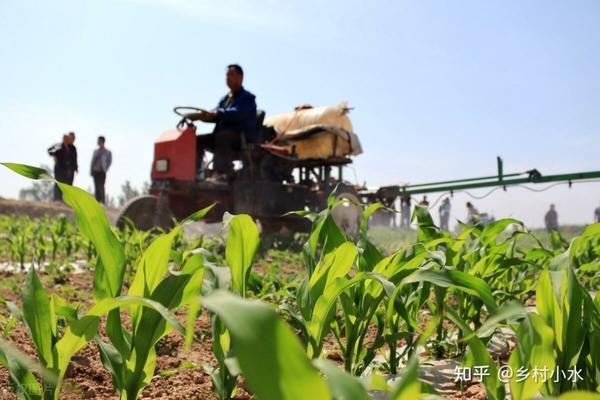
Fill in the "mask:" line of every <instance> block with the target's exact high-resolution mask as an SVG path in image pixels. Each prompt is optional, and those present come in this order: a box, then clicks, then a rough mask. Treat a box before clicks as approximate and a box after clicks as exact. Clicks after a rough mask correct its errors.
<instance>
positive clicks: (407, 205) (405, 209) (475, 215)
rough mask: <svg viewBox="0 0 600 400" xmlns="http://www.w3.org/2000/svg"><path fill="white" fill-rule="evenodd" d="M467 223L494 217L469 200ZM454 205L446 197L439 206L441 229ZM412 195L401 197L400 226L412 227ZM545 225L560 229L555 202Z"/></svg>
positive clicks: (599, 216) (597, 214) (598, 212)
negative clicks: (478, 208)
mask: <svg viewBox="0 0 600 400" xmlns="http://www.w3.org/2000/svg"><path fill="white" fill-rule="evenodd" d="M418 205H419V206H421V207H426V208H429V201H428V200H427V196H426V195H425V196H423V198H422V199H421V201H419V203H418ZM466 207H467V221H466V222H467V224H469V225H474V224H476V223H481V224H483V225H488V224H490V223H492V222H494V217H493V216H491V215H489V214H488V213H482V212H479V210H477V208H475V206H474V205H473V203H471V202H467V204H466ZM451 208H452V206H451V204H450V198H449V197H446V198H444V200H443V201H442V203H441V204H440V206H439V207H438V213H439V218H440V224H439V227H440V229H442V230H444V231H448V230H450V229H449V225H448V224H449V222H450V210H451ZM411 215H412V214H411V197H410V196H403V197H401V198H400V228H405V229H408V228H409V227H410V219H411ZM594 222H600V207H598V208H596V209H595V210H594ZM544 226H545V228H546V230H547V231H548V232H551V231H558V230H559V225H558V212H557V211H556V207H555V205H554V204H550V209H549V210H548V211H547V212H546V214H545V215H544Z"/></svg>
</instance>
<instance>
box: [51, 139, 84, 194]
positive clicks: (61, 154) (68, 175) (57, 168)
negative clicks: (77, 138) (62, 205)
mask: <svg viewBox="0 0 600 400" xmlns="http://www.w3.org/2000/svg"><path fill="white" fill-rule="evenodd" d="M48 154H49V155H51V156H52V157H53V158H54V179H56V180H57V181H58V182H62V183H67V184H69V185H72V184H73V179H74V175H75V171H76V170H77V153H76V150H75V146H74V145H73V136H71V135H63V140H62V142H61V143H56V144H55V145H53V146H51V147H50V148H49V149H48ZM54 201H62V192H61V191H60V188H59V187H58V184H55V185H54Z"/></svg>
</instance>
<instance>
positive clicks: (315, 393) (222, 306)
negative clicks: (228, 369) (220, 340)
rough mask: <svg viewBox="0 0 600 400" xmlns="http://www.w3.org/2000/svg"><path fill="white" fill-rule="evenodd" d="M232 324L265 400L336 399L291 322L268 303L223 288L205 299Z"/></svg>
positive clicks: (245, 366) (242, 362) (245, 365)
mask: <svg viewBox="0 0 600 400" xmlns="http://www.w3.org/2000/svg"><path fill="white" fill-rule="evenodd" d="M203 305H204V306H205V307H206V308H208V309H209V310H210V311H212V312H213V313H215V314H217V315H218V316H219V317H220V318H221V319H222V321H223V323H224V324H225V326H226V327H227V329H228V330H229V333H230V335H231V337H232V345H233V350H234V352H235V355H236V358H237V360H238V362H239V366H240V368H241V371H242V374H243V375H244V378H245V380H246V382H247V384H248V387H249V388H250V389H251V392H252V393H253V394H254V395H256V397H257V398H258V399H260V400H296V399H323V400H327V399H331V395H330V393H329V390H328V388H327V385H326V384H325V382H323V380H322V379H321V377H320V376H319V373H318V371H317V369H316V368H315V367H314V366H312V365H311V363H310V361H309V360H308V358H307V357H306V355H305V354H304V351H303V349H302V346H301V345H300V342H299V341H298V338H297V337H296V335H294V334H293V333H292V331H291V330H290V328H289V327H288V326H287V325H286V324H285V323H284V322H283V321H282V320H281V319H279V317H278V316H277V314H276V313H275V312H274V311H272V310H271V309H270V308H269V307H267V306H266V305H263V304H261V303H258V302H254V301H247V300H243V299H240V298H238V297H235V296H233V295H231V294H229V293H226V292H223V291H217V292H215V293H213V294H212V295H210V296H208V297H205V298H204V299H203Z"/></svg>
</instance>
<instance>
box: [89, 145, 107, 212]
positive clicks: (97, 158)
mask: <svg viewBox="0 0 600 400" xmlns="http://www.w3.org/2000/svg"><path fill="white" fill-rule="evenodd" d="M105 142H106V139H105V138H104V136H98V142H97V143H98V148H97V149H96V150H94V155H93V156H92V165H91V166H90V173H91V175H92V177H93V178H94V195H95V196H96V200H98V202H100V203H106V195H105V192H104V184H105V182H106V172H108V169H109V168H110V165H111V164H112V153H111V152H110V150H108V149H107V148H106V147H104V143H105Z"/></svg>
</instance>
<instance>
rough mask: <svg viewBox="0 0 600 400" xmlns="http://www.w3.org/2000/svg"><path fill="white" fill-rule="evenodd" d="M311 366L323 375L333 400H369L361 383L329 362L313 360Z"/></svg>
mask: <svg viewBox="0 0 600 400" xmlns="http://www.w3.org/2000/svg"><path fill="white" fill-rule="evenodd" d="M313 365H314V366H315V367H317V368H319V370H321V372H322V373H323V374H324V375H325V377H326V380H325V382H326V383H327V385H328V386H329V390H330V391H331V394H332V395H333V398H334V399H335V400H369V399H370V398H371V397H370V396H369V394H368V393H367V391H366V390H365V388H364V386H363V385H362V383H361V382H360V381H359V380H358V379H357V378H355V377H354V376H352V375H350V374H349V373H347V372H346V371H344V370H342V369H340V368H339V367H338V366H337V365H335V364H334V363H332V362H331V361H329V360H323V359H317V360H313Z"/></svg>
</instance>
